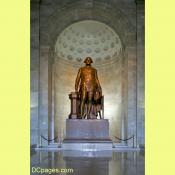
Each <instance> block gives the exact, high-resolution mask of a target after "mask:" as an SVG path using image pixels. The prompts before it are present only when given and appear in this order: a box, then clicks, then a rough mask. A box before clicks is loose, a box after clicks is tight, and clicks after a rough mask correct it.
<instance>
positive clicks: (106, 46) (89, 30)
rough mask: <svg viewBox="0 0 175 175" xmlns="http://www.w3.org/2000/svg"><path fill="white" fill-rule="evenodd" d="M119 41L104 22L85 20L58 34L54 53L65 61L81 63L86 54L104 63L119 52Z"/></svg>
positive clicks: (96, 61)
mask: <svg viewBox="0 0 175 175" xmlns="http://www.w3.org/2000/svg"><path fill="white" fill-rule="evenodd" d="M121 48H122V46H121V41H120V39H119V36H118V35H117V34H116V33H115V31H114V30H113V29H112V28H110V27H109V26H107V25H106V24H104V23H101V22H97V21H93V20H85V21H81V22H76V23H74V24H72V25H70V26H68V27H67V28H66V29H65V30H63V31H62V32H61V34H60V35H59V37H58V39H57V41H56V45H55V52H56V55H57V56H58V57H59V58H61V59H66V60H67V61H71V62H76V63H81V62H83V60H84V58H85V57H87V56H90V57H92V59H93V61H94V62H95V63H97V64H100V63H106V62H108V61H111V60H113V59H117V57H118V56H119V55H120V53H121Z"/></svg>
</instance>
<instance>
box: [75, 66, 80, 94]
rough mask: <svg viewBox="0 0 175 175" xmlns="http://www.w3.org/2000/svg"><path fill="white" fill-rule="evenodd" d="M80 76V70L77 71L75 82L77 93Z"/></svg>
mask: <svg viewBox="0 0 175 175" xmlns="http://www.w3.org/2000/svg"><path fill="white" fill-rule="evenodd" d="M80 75H81V68H80V69H79V70H78V74H77V78H76V81H75V91H76V92H78V88H79V84H80Z"/></svg>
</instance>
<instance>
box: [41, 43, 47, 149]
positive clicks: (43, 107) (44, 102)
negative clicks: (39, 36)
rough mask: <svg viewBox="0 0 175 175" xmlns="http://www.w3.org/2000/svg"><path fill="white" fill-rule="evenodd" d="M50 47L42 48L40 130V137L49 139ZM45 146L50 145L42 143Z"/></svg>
mask: <svg viewBox="0 0 175 175" xmlns="http://www.w3.org/2000/svg"><path fill="white" fill-rule="evenodd" d="M48 50H49V47H48V46H40V71H39V77H40V81H39V129H40V133H39V136H40V135H43V136H44V137H45V138H48ZM42 144H43V146H44V145H45V146H46V145H48V144H47V142H46V141H44V140H43V141H42Z"/></svg>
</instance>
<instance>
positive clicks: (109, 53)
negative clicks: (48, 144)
mask: <svg viewBox="0 0 175 175" xmlns="http://www.w3.org/2000/svg"><path fill="white" fill-rule="evenodd" d="M54 51H55V53H54V64H53V77H54V84H53V87H52V91H54V94H55V95H54V98H53V99H52V100H53V103H54V109H53V110H54V128H55V135H58V137H59V138H62V137H64V132H65V120H66V119H67V118H68V115H69V113H70V101H69V99H68V94H69V93H70V92H71V91H74V84H75V78H76V75H77V71H78V68H79V67H81V66H83V65H84V64H83V61H84V58H85V57H86V56H90V57H92V59H93V61H94V63H93V65H92V66H94V67H95V68H96V69H97V71H98V76H99V80H100V83H101V86H102V90H103V95H104V98H105V100H104V108H105V110H104V116H105V118H106V119H109V123H110V136H111V137H113V136H121V128H122V121H121V118H122V55H123V54H122V44H121V40H120V37H119V36H118V34H117V33H116V32H115V31H114V30H113V29H112V28H111V27H110V26H108V25H106V24H104V23H102V22H99V21H95V20H83V21H79V22H76V23H73V24H71V25H70V26H68V27H66V28H65V29H64V30H63V31H62V32H61V33H60V34H59V36H58V38H57V41H56V44H55V50H54Z"/></svg>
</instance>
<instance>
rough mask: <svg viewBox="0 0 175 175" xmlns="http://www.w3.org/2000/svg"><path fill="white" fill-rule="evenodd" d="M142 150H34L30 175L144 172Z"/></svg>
mask: <svg viewBox="0 0 175 175" xmlns="http://www.w3.org/2000/svg"><path fill="white" fill-rule="evenodd" d="M144 160H145V158H144V152H143V151H142V152H139V151H128V152H127V151H125V152H115V151H95V152H88V151H86V152H85V151H84V152H82V151H36V152H32V154H31V175H38V174H42V175H48V174H52V175H55V174H60V175H64V174H65V175H69V174H70V175H144V171H145V168H144V167H145V161H144Z"/></svg>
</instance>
